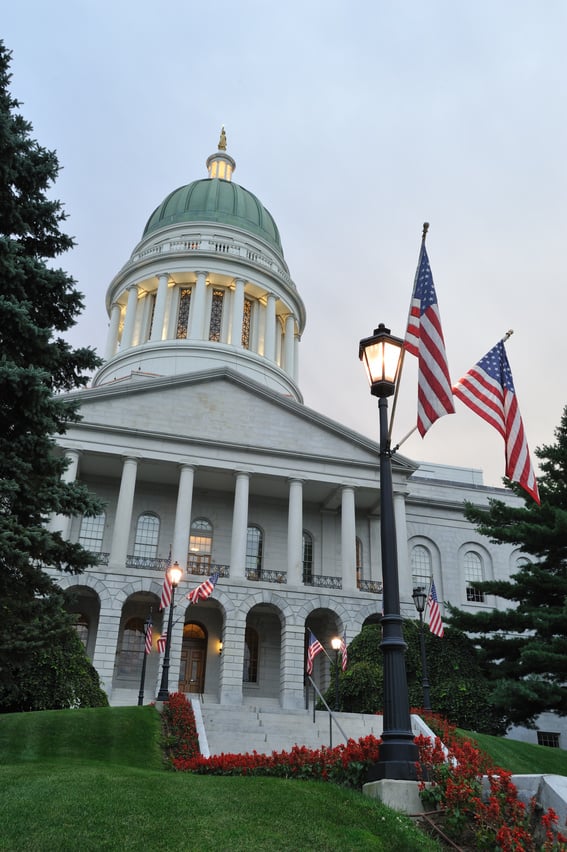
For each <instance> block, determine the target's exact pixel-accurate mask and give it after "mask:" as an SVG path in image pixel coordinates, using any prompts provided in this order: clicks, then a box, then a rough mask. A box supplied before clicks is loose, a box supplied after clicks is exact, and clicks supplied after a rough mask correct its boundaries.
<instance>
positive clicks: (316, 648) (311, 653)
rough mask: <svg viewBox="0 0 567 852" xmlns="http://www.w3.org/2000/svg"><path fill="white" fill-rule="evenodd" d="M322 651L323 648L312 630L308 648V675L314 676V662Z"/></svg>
mask: <svg viewBox="0 0 567 852" xmlns="http://www.w3.org/2000/svg"><path fill="white" fill-rule="evenodd" d="M322 650H323V646H322V645H321V643H320V642H319V640H318V639H317V638H316V637H315V634H314V633H312V632H311V630H310V631H309V645H308V646H307V674H309V675H310V674H313V660H314V659H315V657H316V656H317V654H319V653H320V651H322Z"/></svg>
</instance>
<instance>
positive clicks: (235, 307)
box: [230, 278, 244, 346]
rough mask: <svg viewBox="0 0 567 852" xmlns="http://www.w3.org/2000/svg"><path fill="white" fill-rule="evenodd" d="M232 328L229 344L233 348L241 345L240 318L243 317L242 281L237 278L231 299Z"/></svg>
mask: <svg viewBox="0 0 567 852" xmlns="http://www.w3.org/2000/svg"><path fill="white" fill-rule="evenodd" d="M232 299H233V300H232V326H231V331H230V342H231V343H232V345H233V346H241V345H242V318H243V316H244V281H243V280H242V278H237V279H236V281H235V286H234V294H233V297H232Z"/></svg>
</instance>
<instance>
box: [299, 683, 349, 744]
mask: <svg viewBox="0 0 567 852" xmlns="http://www.w3.org/2000/svg"><path fill="white" fill-rule="evenodd" d="M307 680H308V681H309V683H310V684H311V686H312V687H313V724H315V693H317V695H318V696H319V700H320V701H321V702H322V703H323V704H324V705H325V708H326V710H327V713H328V714H329V748H333V722H334V723H335V725H336V726H337V728H338V729H339V731H340V732H341V734H342V735H343V737H344V740H345V743H347V742H348V737H347V735H346V734H345V732H344V731H343V729H342V728H341V726H340V724H339V722H338V719H335V714H334V713H333V711H332V710H331V708H330V707H329V705H328V704H327V702H326V701H325V699H324V698H323V696H322V695H321V692H320V691H319V688H318V687H317V685H316V684H315V682H314V681H313V678H312V677H311V675H307ZM308 689H309V687H308ZM306 698H307V709H309V692H308V691H307V693H306Z"/></svg>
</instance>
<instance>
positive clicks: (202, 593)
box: [186, 571, 219, 604]
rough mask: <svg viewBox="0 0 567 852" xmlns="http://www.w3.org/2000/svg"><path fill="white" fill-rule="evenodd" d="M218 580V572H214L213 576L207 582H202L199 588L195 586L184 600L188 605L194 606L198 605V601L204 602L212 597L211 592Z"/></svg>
mask: <svg viewBox="0 0 567 852" xmlns="http://www.w3.org/2000/svg"><path fill="white" fill-rule="evenodd" d="M218 578H219V573H218V571H216V572H215V573H214V574H211V576H210V577H209V579H208V580H204V581H203V582H202V583H201V585H200V586H197V588H196V589H193V591H192V592H189V594H188V595H186V598H187V600H188V601H189V603H192V604H196V603H199V601H206V600H207V598H209V597H210V596H211V595H212V593H213V590H214V588H215V586H216V584H217V580H218Z"/></svg>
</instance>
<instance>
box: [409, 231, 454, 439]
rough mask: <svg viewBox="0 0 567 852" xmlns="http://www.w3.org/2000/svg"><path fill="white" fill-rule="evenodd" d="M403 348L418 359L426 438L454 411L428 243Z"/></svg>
mask: <svg viewBox="0 0 567 852" xmlns="http://www.w3.org/2000/svg"><path fill="white" fill-rule="evenodd" d="M404 348H405V349H406V350H407V351H408V352H411V354H412V355H415V356H416V357H417V358H418V360H419V372H418V390H417V428H418V430H419V433H420V435H421V437H422V438H423V436H424V435H425V433H426V432H427V430H428V429H429V427H430V426H432V425H433V424H434V423H435V421H436V420H437V419H438V418H439V417H443V415H444V414H453V413H454V411H455V407H454V405H453V395H452V393H451V379H450V378H449V367H448V366H447V355H446V352H445V341H444V339H443V331H442V329H441V318H440V316H439V306H438V304H437V296H436V295H435V287H434V286H433V276H432V274H431V268H430V266H429V258H428V257H427V251H426V248H425V243H423V244H422V246H421V254H420V259H419V264H418V268H417V273H416V276H415V284H414V288H413V296H412V300H411V305H410V312H409V318H408V327H407V331H406V337H405V340H404Z"/></svg>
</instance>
